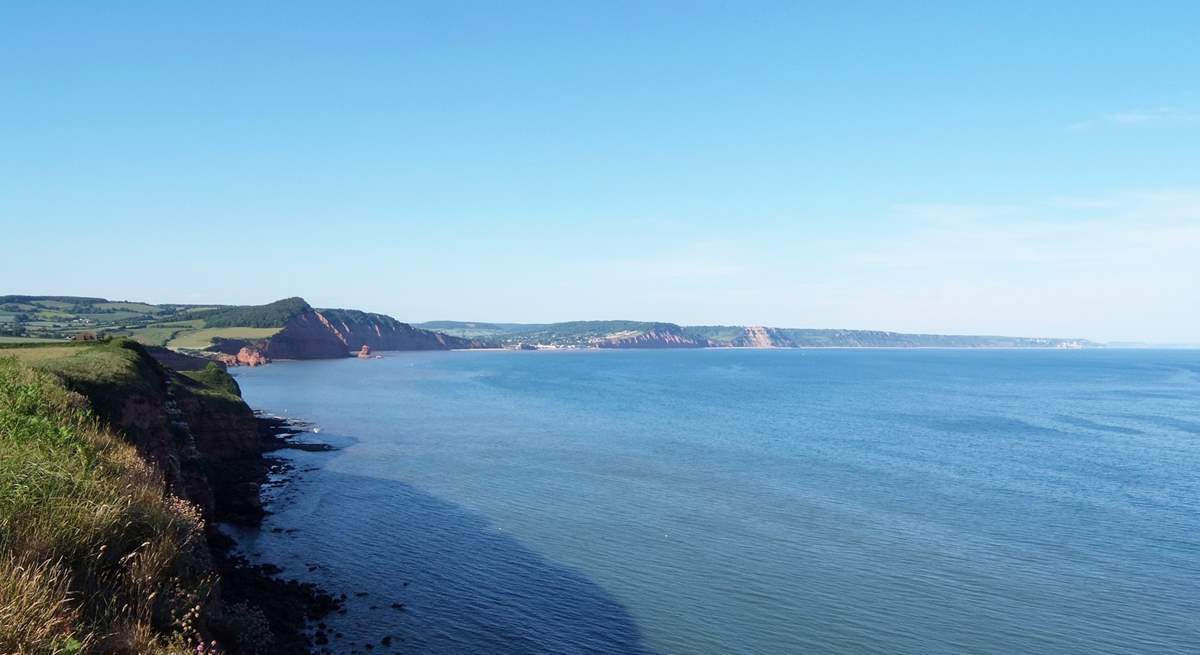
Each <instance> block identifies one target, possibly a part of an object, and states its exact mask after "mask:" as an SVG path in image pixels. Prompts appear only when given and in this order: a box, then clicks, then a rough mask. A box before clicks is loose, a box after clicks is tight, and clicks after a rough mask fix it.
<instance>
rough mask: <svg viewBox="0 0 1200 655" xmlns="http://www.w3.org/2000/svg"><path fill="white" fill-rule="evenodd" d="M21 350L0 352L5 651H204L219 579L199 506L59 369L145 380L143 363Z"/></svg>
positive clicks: (97, 352)
mask: <svg viewBox="0 0 1200 655" xmlns="http://www.w3.org/2000/svg"><path fill="white" fill-rule="evenodd" d="M21 350H22V351H24V352H20V354H21V355H22V357H21V359H22V360H25V361H19V360H18V359H17V357H14V356H12V354H11V353H12V352H15V351H13V350H8V349H5V350H0V652H4V653H29V654H42V653H46V654H52V653H55V654H56V653H92V652H95V653H184V652H190V653H195V652H196V646H197V644H198V640H199V639H200V635H199V634H198V633H197V632H196V630H195V626H194V621H195V619H196V618H197V616H198V615H199V614H200V613H201V612H202V611H203V610H204V606H205V604H206V602H207V598H208V594H209V591H210V588H209V585H211V583H212V580H211V578H210V577H209V573H210V570H211V567H210V562H209V559H208V551H207V548H206V546H205V543H204V525H203V521H202V519H201V518H200V515H199V512H198V511H197V510H196V509H195V508H194V507H192V506H190V505H189V504H187V503H186V502H184V501H182V500H180V499H178V498H174V497H172V496H168V495H166V494H164V492H163V489H164V482H163V479H162V475H161V473H159V472H158V471H157V470H155V469H153V468H152V467H150V466H149V465H147V464H146V463H145V462H144V461H143V460H142V459H141V458H140V457H139V456H138V454H137V452H136V450H135V449H134V447H133V446H131V445H129V444H128V443H126V442H125V440H124V439H123V438H122V437H121V436H120V435H118V434H116V433H114V432H113V431H112V430H110V429H108V428H106V427H104V426H103V425H101V423H100V421H99V420H98V419H97V418H96V415H95V414H94V413H93V412H92V410H91V408H90V407H89V403H88V401H87V400H86V399H85V398H84V397H83V396H82V395H80V394H78V393H75V392H73V391H70V390H68V389H67V387H66V385H65V384H64V382H63V380H62V378H61V377H60V376H72V377H74V378H75V379H76V380H78V381H80V382H81V383H84V384H89V385H93V386H94V387H95V388H97V389H100V388H103V387H104V386H108V385H113V386H114V387H116V386H120V385H123V384H126V383H130V382H132V383H134V384H138V383H140V381H139V380H138V379H136V378H137V377H138V366H139V362H138V361H136V360H137V358H136V357H132V356H130V352H131V351H129V350H128V349H125V348H122V347H121V346H120V344H104V345H100V346H93V347H90V348H75V349H71V350H73V351H71V352H67V351H64V350H63V349H57V350H58V352H52V351H49V349H47V350H42V349H28V350H26V349H21ZM38 351H41V352H38Z"/></svg>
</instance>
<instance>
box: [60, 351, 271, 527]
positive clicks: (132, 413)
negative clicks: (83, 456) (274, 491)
mask: <svg viewBox="0 0 1200 655" xmlns="http://www.w3.org/2000/svg"><path fill="white" fill-rule="evenodd" d="M164 352H168V353H169V351H164ZM147 354H148V355H150V356H155V357H156V358H157V357H163V358H169V361H170V362H171V363H172V364H174V365H176V366H180V367H187V366H188V364H189V363H188V362H186V360H180V359H179V357H180V356H179V355H176V354H175V353H171V354H170V355H165V354H163V355H160V354H157V353H155V352H150V353H147ZM146 359H147V360H148V363H149V362H150V361H152V360H150V357H149V356H148V357H147V358H146ZM188 359H191V360H196V361H194V362H192V363H191V364H193V365H195V366H203V365H207V364H208V362H207V361H205V360H198V358H188ZM193 370H194V369H193ZM144 377H146V378H147V380H146V382H147V383H148V384H145V385H141V386H139V387H138V388H136V389H121V390H120V398H121V400H120V402H119V403H103V402H94V403H93V404H94V406H95V408H96V411H97V413H98V414H99V415H100V417H101V418H102V419H104V420H105V421H107V422H108V423H109V424H111V425H112V426H113V427H115V428H117V429H119V430H121V432H123V433H124V434H125V435H126V436H127V437H128V438H129V439H130V440H131V441H132V442H133V444H134V446H135V447H136V448H137V450H138V453H139V454H140V455H141V456H142V457H143V458H145V459H146V460H147V461H149V462H150V463H151V464H153V465H154V466H157V467H158V468H159V469H161V470H162V471H163V473H164V474H165V477H166V482H167V486H168V489H169V490H170V491H171V492H172V493H174V494H176V495H178V496H181V497H183V498H187V499H188V500H190V501H192V502H193V503H195V504H196V505H197V506H199V507H200V508H201V511H202V513H203V514H204V515H205V517H206V518H209V519H220V520H229V521H233V522H240V523H253V522H254V521H257V520H258V519H260V518H261V517H262V506H261V504H260V502H259V484H258V482H257V472H258V470H259V469H258V467H259V466H260V465H261V461H262V460H261V448H260V445H259V439H258V423H257V422H256V420H255V418H254V413H253V411H251V409H250V408H249V407H248V406H247V405H246V404H245V403H244V402H242V401H241V399H240V398H236V397H229V396H226V395H222V394H216V393H212V392H211V391H210V390H208V389H206V388H205V387H204V385H202V384H200V383H198V382H195V381H193V380H191V379H190V378H188V377H186V376H184V375H181V374H179V373H177V372H176V371H174V370H171V369H168V368H165V367H163V366H149V365H148V366H147V367H146V372H145V373H144ZM84 391H85V393H86V390H84Z"/></svg>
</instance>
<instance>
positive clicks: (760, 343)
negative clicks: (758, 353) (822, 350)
mask: <svg viewBox="0 0 1200 655" xmlns="http://www.w3.org/2000/svg"><path fill="white" fill-rule="evenodd" d="M729 345H730V346H733V347H735V348H790V347H793V346H795V345H796V344H795V343H793V342H792V340H791V339H789V338H788V337H787V335H786V334H784V333H783V332H782V331H780V330H779V329H778V328H769V327H763V326H761V325H750V326H747V327H746V328H745V329H744V330H743V331H742V334H741V335H740V336H738V337H736V338H734V339H733V340H732V341H731V342H730V343H729Z"/></svg>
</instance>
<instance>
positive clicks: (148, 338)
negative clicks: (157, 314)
mask: <svg viewBox="0 0 1200 655" xmlns="http://www.w3.org/2000/svg"><path fill="white" fill-rule="evenodd" d="M202 327H204V321H201V320H192V321H172V322H170V323H154V324H151V325H147V326H146V327H142V328H135V329H133V330H119V331H114V332H111V334H114V335H120V336H126V337H130V338H131V339H133V340H134V341H137V342H138V343H140V344H143V345H147V346H165V345H167V344H168V343H169V342H170V341H171V340H172V339H174V338H175V337H177V336H180V335H181V334H183V333H184V332H191V331H194V330H197V329H199V328H202Z"/></svg>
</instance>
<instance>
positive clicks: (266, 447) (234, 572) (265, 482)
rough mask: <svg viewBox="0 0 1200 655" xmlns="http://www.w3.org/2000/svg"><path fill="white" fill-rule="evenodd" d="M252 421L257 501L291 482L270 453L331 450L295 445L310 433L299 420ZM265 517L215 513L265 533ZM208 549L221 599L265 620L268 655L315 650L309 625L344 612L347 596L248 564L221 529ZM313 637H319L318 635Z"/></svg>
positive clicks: (286, 468)
mask: <svg viewBox="0 0 1200 655" xmlns="http://www.w3.org/2000/svg"><path fill="white" fill-rule="evenodd" d="M254 419H255V424H256V427H257V430H258V439H259V445H260V454H259V458H258V462H257V463H256V464H257V465H256V467H255V474H254V482H255V483H256V484H257V485H258V487H259V492H258V493H259V500H260V501H261V499H262V493H263V490H265V489H266V488H268V487H282V486H286V485H289V484H291V483H292V482H294V479H295V469H294V467H293V465H292V464H291V463H290V462H288V461H286V460H285V459H283V458H281V457H278V456H273V455H271V453H276V452H279V451H282V450H304V451H310V452H313V451H316V452H325V451H331V450H334V447H333V446H331V445H329V444H324V443H310V442H298V441H296V440H295V439H294V437H296V436H297V435H299V434H303V433H306V432H309V431H310V428H311V426H309V425H307V424H304V423H302V422H298V421H292V420H289V419H286V418H283V417H278V416H271V415H267V414H265V413H263V412H261V411H254ZM269 514H270V512H269V511H263V512H262V513H261V514H259V515H258V516H257V517H256V518H254V519H253V520H249V521H248V520H246V518H245V517H244V516H228V515H226V516H222V515H218V516H217V517H216V518H217V520H218V522H220V523H225V524H229V525H237V526H240V527H242V528H245V529H253V530H263V529H264V526H263V522H264V520H266V517H267V516H269ZM209 547H210V549H211V550H212V554H213V561H214V566H215V568H216V570H217V572H218V574H219V576H220V579H221V583H222V594H223V595H224V597H225V600H226V601H227V602H229V603H235V604H236V603H246V604H248V605H252V606H255V607H258V608H259V609H260V610H261V611H262V613H263V615H264V616H265V618H266V619H267V622H268V623H269V625H270V632H271V635H272V637H273V640H272V643H271V646H270V652H271V653H274V654H277V655H285V654H292V653H315V652H316V651H315V650H314V648H315V647H316V646H319V645H320V644H321V639H320V638H319V637H318V638H316V639H314V635H313V634H312V630H311V629H310V627H311V626H313V625H314V624H317V623H318V622H319V621H320V620H321V619H323V618H325V617H326V616H328V615H329V614H332V613H333V612H336V611H339V610H342V606H343V604H344V601H345V594H342V595H341V596H340V597H337V596H334V595H333V594H331V593H329V592H328V591H327V590H325V589H322V588H321V587H319V586H317V585H316V584H314V583H311V582H302V581H299V580H294V579H290V578H285V577H281V576H280V573H281V572H282V569H281V568H280V567H279V566H278V565H277V564H275V563H273V562H270V561H257V562H255V561H251V559H250V558H249V557H247V556H246V555H245V554H243V553H242V552H240V549H241V544H240V543H239V542H238V540H237V538H236V537H235V536H233V535H231V534H229V532H228V531H226V530H224V529H221V528H215V529H213V530H211V531H210V535H209ZM317 634H318V635H319V634H321V633H320V632H319V631H318V632H317ZM218 636H222V637H224V639H223V641H225V640H228V639H231V638H232V639H236V638H237V635H218Z"/></svg>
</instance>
